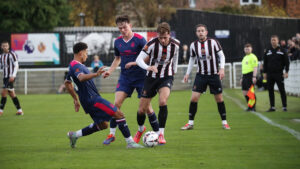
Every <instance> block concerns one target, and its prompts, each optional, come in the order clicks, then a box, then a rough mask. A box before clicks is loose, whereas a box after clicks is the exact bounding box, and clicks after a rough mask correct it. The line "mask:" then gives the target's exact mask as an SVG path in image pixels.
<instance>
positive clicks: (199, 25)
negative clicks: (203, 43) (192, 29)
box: [196, 24, 207, 30]
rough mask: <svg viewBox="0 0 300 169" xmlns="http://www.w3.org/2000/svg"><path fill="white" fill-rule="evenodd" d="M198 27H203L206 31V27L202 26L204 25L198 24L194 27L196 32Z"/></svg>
mask: <svg viewBox="0 0 300 169" xmlns="http://www.w3.org/2000/svg"><path fill="white" fill-rule="evenodd" d="M199 27H204V28H205V30H207V26H206V25H204V24H198V25H196V30H197V29H198V28H199Z"/></svg>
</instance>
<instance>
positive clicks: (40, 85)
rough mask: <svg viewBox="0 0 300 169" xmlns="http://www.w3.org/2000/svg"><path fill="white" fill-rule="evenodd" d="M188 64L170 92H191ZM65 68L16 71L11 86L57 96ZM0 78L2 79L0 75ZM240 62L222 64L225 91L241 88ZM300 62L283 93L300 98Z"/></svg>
mask: <svg viewBox="0 0 300 169" xmlns="http://www.w3.org/2000/svg"><path fill="white" fill-rule="evenodd" d="M90 70H91V68H90ZM186 70H187V65H178V71H177V74H176V75H175V78H174V85H173V88H172V89H173V90H191V88H192V85H193V82H194V78H195V74H196V71H197V65H194V69H193V72H192V73H191V74H190V79H189V82H188V83H183V81H182V79H183V77H184V75H185V73H186ZM66 71H68V68H39V69H19V71H18V74H17V78H16V81H15V83H14V87H15V90H16V92H17V93H24V94H47V93H56V92H57V90H58V88H59V87H60V85H61V84H63V82H64V74H65V72H66ZM119 75H120V68H117V69H116V70H115V72H113V73H112V74H111V76H109V77H108V78H106V79H103V78H102V77H98V78H96V79H94V80H95V83H96V86H97V88H98V90H99V91H100V92H114V91H115V88H116V85H117V82H118V78H119ZM0 78H3V75H2V73H1V74H0ZM240 78H241V62H234V63H226V64H225V78H224V79H223V80H222V84H223V87H224V88H240V87H241V86H240V84H239V81H240ZM299 83H300V61H294V62H291V65H290V72H289V78H288V79H286V82H285V84H286V91H287V93H289V94H290V95H296V96H300V85H297V84H299Z"/></svg>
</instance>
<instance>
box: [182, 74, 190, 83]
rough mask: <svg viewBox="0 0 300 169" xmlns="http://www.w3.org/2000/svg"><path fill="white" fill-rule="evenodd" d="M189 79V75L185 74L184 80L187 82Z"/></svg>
mask: <svg viewBox="0 0 300 169" xmlns="http://www.w3.org/2000/svg"><path fill="white" fill-rule="evenodd" d="M188 81H189V75H184V77H183V82H184V83H187V82H188Z"/></svg>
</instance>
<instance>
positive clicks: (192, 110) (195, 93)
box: [181, 74, 208, 130]
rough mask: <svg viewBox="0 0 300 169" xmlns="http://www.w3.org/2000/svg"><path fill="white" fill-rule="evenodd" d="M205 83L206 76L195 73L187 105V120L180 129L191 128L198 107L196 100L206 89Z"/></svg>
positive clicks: (206, 82) (206, 83) (206, 81)
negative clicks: (188, 104)
mask: <svg viewBox="0 0 300 169" xmlns="http://www.w3.org/2000/svg"><path fill="white" fill-rule="evenodd" d="M207 85H208V80H207V78H206V77H205V76H203V75H200V74H197V75H196V78H195V81H194V85H193V89H192V96H191V101H190V106H189V121H188V123H186V124H185V125H184V126H183V127H181V129H182V130H190V129H193V127H194V119H195V115H196V113H197V108H198V100H199V98H200V95H201V93H204V92H205V91H206V88H207Z"/></svg>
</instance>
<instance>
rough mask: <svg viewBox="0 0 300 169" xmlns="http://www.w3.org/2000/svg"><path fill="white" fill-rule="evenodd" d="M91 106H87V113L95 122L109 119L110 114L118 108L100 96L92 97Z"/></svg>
mask: <svg viewBox="0 0 300 169" xmlns="http://www.w3.org/2000/svg"><path fill="white" fill-rule="evenodd" d="M91 101H92V103H93V104H92V106H91V108H89V112H88V113H89V114H90V116H91V118H92V119H93V120H94V122H95V123H96V124H99V123H101V122H103V121H110V119H111V118H112V116H113V115H114V114H115V113H116V112H117V110H118V108H117V107H116V106H115V105H113V104H112V103H110V102H109V101H107V100H105V99H103V98H102V97H101V96H95V97H94V98H92V100H91Z"/></svg>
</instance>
